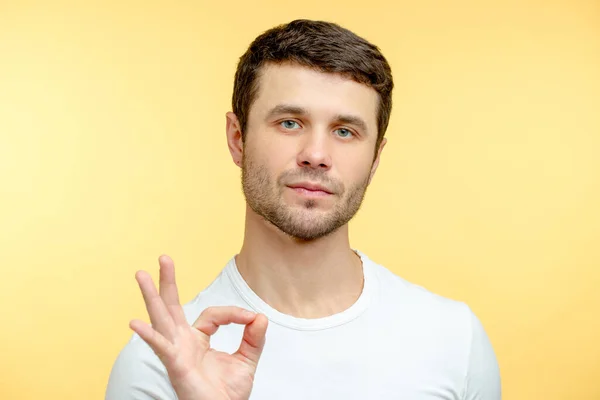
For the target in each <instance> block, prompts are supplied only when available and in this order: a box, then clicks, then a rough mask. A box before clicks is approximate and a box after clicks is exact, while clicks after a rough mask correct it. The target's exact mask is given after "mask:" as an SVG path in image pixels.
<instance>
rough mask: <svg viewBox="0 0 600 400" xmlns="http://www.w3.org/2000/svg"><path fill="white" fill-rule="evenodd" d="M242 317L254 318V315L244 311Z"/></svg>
mask: <svg viewBox="0 0 600 400" xmlns="http://www.w3.org/2000/svg"><path fill="white" fill-rule="evenodd" d="M244 317H254V313H253V312H252V311H248V310H244Z"/></svg>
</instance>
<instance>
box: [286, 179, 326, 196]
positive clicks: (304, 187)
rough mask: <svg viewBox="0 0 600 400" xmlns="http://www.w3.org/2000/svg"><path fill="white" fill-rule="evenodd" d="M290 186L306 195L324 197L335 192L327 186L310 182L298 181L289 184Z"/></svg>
mask: <svg viewBox="0 0 600 400" xmlns="http://www.w3.org/2000/svg"><path fill="white" fill-rule="evenodd" d="M288 187H289V188H290V189H292V190H293V191H295V192H296V193H298V194H301V195H304V196H314V197H324V196H329V195H332V194H333V192H332V191H331V190H330V189H328V188H326V187H325V186H322V185H319V184H314V183H309V182H301V183H296V184H293V185H288Z"/></svg>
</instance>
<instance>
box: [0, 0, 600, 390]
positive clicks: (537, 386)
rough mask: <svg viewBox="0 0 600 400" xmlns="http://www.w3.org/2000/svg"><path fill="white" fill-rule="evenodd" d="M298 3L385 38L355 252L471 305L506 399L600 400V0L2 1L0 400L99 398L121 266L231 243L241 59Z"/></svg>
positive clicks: (125, 278)
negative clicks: (233, 101) (235, 89)
mask: <svg viewBox="0 0 600 400" xmlns="http://www.w3.org/2000/svg"><path fill="white" fill-rule="evenodd" d="M300 17H307V18H315V19H326V20H331V21H335V22H339V23H341V24H343V25H344V26H346V27H348V28H350V29H352V30H354V31H355V32H357V33H358V34H360V35H362V36H364V37H366V38H367V39H369V40H371V41H372V42H374V43H376V44H377V45H378V46H380V48H381V49H382V50H383V52H384V54H385V55H386V56H387V58H388V59H389V61H390V63H391V65H392V68H393V72H394V76H395V82H396V92H395V95H394V101H395V104H394V111H393V114H392V120H391V125H390V128H389V131H388V138H389V143H388V146H387V147H386V149H385V151H384V154H383V159H382V163H381V166H380V169H379V171H378V174H377V176H376V178H375V181H374V183H373V185H372V187H371V188H370V190H369V192H368V194H367V198H366V202H365V204H364V207H363V209H362V210H361V212H360V213H359V215H358V216H357V218H356V219H355V220H354V221H353V222H352V224H351V225H352V230H351V232H352V234H351V235H352V244H353V246H354V247H355V248H358V249H360V250H362V251H364V252H365V253H367V254H368V255H369V256H370V257H371V258H373V259H374V260H375V261H377V262H379V263H381V264H383V265H385V266H387V267H388V268H390V269H391V270H393V271H394V272H396V273H398V274H400V275H401V276H403V277H404V278H406V279H408V280H410V281H413V282H415V283H418V284H420V285H423V286H425V287H427V288H428V289H430V290H432V291H434V292H437V293H440V294H442V295H444V296H448V297H451V298H455V299H459V300H464V301H466V302H468V303H469V304H470V305H471V307H472V308H473V309H474V311H475V312H476V313H477V315H478V316H479V317H480V319H481V320H482V322H483V323H484V325H485V327H486V329H487V331H488V333H489V335H490V337H491V340H492V342H493V345H494V347H495V349H496V352H497V354H498V358H499V362H500V367H501V373H502V380H503V391H504V399H505V400H559V399H560V400H570V399H575V400H591V399H600V322H599V320H600V319H599V315H600V312H599V311H600V294H599V293H600V292H599V290H598V284H599V283H600V270H599V267H600V2H598V1H589V2H584V1H561V2H558V1H545V2H542V1H538V2H534V1H510V2H509V1H498V2H495V3H491V2H482V1H466V0H459V1H437V2H434V1H422V0H420V1H416V0H413V1H407V0H404V1H395V2H391V1H389V0H371V1H368V2H364V1H360V2H358V1H354V2H348V1H342V0H336V1H329V2H326V1H322V0H320V1H316V0H310V1H302V2H298V1H294V2H288V3H286V2H284V1H277V0H260V1H233V2H201V1H179V2H173V3H169V2H167V1H163V2H142V1H139V2H136V3H134V2H126V3H125V2H117V1H114V2H110V3H109V2H97V3H90V2H69V3H67V2H58V1H52V2H51V1H48V2H41V1H40V2H37V3H33V2H25V1H16V0H15V1H13V2H6V1H1V2H0V265H1V268H2V271H1V276H0V398H2V399H42V398H44V399H99V398H103V396H104V389H105V385H106V381H107V379H108V374H109V372H110V368H111V366H112V363H113V362H114V359H115V357H116V356H117V353H118V352H119V351H120V349H121V348H122V346H123V345H124V344H125V342H126V341H127V340H128V339H129V337H130V335H131V331H129V328H128V326H127V324H128V322H129V320H130V319H132V318H146V314H145V309H144V306H143V302H142V298H141V296H140V294H139V290H138V287H137V285H136V282H135V280H134V273H135V271H136V270H138V269H147V270H149V271H151V272H152V274H153V276H154V277H156V276H157V275H156V273H157V262H156V260H157V257H158V256H159V255H160V254H162V253H167V254H169V255H171V256H172V257H173V258H174V260H175V263H176V266H178V278H179V282H180V287H181V296H182V300H184V301H189V300H191V299H192V297H194V296H195V295H196V294H197V293H198V292H199V291H200V290H202V289H203V288H204V287H205V286H206V285H207V284H208V283H209V282H210V281H211V280H212V279H213V278H214V277H215V276H216V275H217V273H218V272H219V271H220V270H221V268H222V267H223V266H224V265H225V263H226V261H227V260H228V259H229V258H230V257H231V256H232V255H233V254H234V253H235V252H236V251H238V249H239V247H240V244H241V240H242V223H243V217H244V214H243V212H244V200H243V197H242V195H241V190H240V183H239V170H238V168H237V167H236V166H234V164H233V163H232V162H231V160H230V157H229V154H228V150H227V146H226V142H225V112H226V111H228V110H229V109H230V98H231V90H232V85H233V74H234V71H235V66H236V62H237V58H238V57H239V56H240V55H241V54H242V53H243V52H244V51H245V49H246V47H247V45H248V44H249V43H250V41H251V40H252V39H254V37H256V36H257V35H258V34H259V33H261V32H262V31H264V30H266V29H268V28H270V27H272V26H274V25H276V24H279V23H283V22H287V21H289V20H291V19H295V18H300Z"/></svg>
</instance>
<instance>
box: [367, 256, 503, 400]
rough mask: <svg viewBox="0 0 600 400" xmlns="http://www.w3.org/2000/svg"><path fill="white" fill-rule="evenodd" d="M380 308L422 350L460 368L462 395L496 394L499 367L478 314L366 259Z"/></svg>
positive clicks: (471, 399) (493, 396)
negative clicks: (433, 351)
mask: <svg viewBox="0 0 600 400" xmlns="http://www.w3.org/2000/svg"><path fill="white" fill-rule="evenodd" d="M370 267H371V270H372V273H373V274H374V276H376V279H374V280H375V281H376V283H377V286H378V287H377V294H378V297H379V300H380V302H379V308H380V309H381V310H383V311H384V312H385V315H387V316H389V317H390V319H392V320H394V321H397V322H396V324H398V327H397V329H398V331H399V332H400V331H402V332H407V331H409V332H410V337H413V338H418V341H415V342H412V343H420V344H423V345H425V347H426V348H427V349H433V350H435V353H436V354H438V355H439V356H441V357H443V358H444V363H445V364H448V365H453V367H454V369H453V370H454V371H460V373H459V374H457V379H458V378H460V380H461V381H462V382H463V390H462V393H463V397H462V398H463V399H468V400H480V399H490V400H492V399H493V400H499V399H500V393H501V390H500V371H499V367H498V362H497V358H496V355H495V352H494V350H493V347H492V344H491V341H490V339H489V337H488V335H487V333H486V331H485V329H484V327H483V324H482V323H481V321H480V319H479V318H478V316H477V315H476V314H475V313H474V312H473V310H472V309H471V307H470V306H469V305H467V304H466V303H465V302H463V301H458V300H454V299H450V298H448V297H444V296H441V295H439V294H436V293H434V292H432V291H430V290H428V289H426V288H424V287H422V286H419V285H416V284H414V283H411V282H408V281H407V280H405V279H403V278H402V277H400V276H398V275H396V274H395V273H393V272H392V271H390V270H389V269H387V268H385V267H383V266H382V265H379V264H376V263H374V262H372V261H371V264H370Z"/></svg>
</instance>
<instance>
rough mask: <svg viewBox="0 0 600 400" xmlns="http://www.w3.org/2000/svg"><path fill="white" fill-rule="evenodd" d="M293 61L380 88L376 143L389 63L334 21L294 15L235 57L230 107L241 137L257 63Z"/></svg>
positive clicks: (386, 115) (387, 104) (388, 105)
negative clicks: (289, 20) (294, 17)
mask: <svg viewBox="0 0 600 400" xmlns="http://www.w3.org/2000/svg"><path fill="white" fill-rule="evenodd" d="M286 62H289V63H295V64H298V65H301V66H306V67H309V68H314V69H316V70H318V71H321V72H328V73H336V74H341V75H343V76H346V77H348V78H349V79H352V80H354V81H356V82H359V83H362V84H365V85H367V86H369V87H372V88H373V89H375V90H376V91H377V93H378V94H379V100H380V101H379V110H378V115H377V124H378V127H377V128H378V134H377V147H376V149H375V152H377V149H378V148H379V144H380V143H381V141H382V140H383V136H384V135H385V131H386V130H387V127H388V123H389V120H390V114H391V111H392V89H393V87H394V83H393V80H392V72H391V68H390V66H389V64H388V62H387V60H386V59H385V57H384V56H383V54H381V52H380V50H379V48H378V47H377V46H375V45H373V44H371V43H369V42H368V41H367V40H365V39H363V38H361V37H359V36H357V35H356V34H355V33H353V32H351V31H349V30H348V29H346V28H343V27H341V26H339V25H337V24H335V23H331V22H324V21H311V20H306V19H297V20H294V21H292V22H290V23H288V24H284V25H279V26H276V27H274V28H271V29H269V30H268V31H266V32H264V33H263V34H261V35H260V36H258V37H257V38H256V39H255V40H254V41H253V42H252V43H251V44H250V46H249V47H248V50H247V51H246V52H245V53H244V55H242V57H240V60H239V63H238V66H237V70H236V73H235V82H234V87H233V99H232V103H233V112H234V113H235V115H236V116H237V117H238V120H239V122H240V129H241V131H242V140H244V137H245V130H246V126H247V122H248V114H249V112H250V107H251V105H252V103H253V102H254V100H255V98H256V94H257V91H258V85H257V80H258V76H259V72H260V68H261V67H262V66H264V65H265V64H267V63H274V64H281V63H286Z"/></svg>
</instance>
